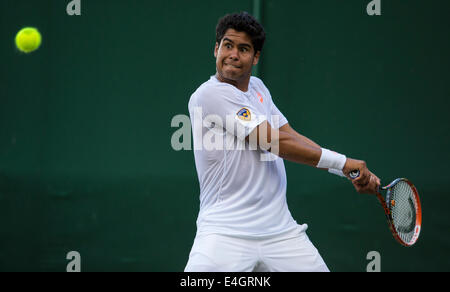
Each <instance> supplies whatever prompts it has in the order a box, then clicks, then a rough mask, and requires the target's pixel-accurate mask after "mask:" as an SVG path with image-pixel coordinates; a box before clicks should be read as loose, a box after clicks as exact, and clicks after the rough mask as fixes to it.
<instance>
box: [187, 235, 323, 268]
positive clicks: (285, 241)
mask: <svg viewBox="0 0 450 292" xmlns="http://www.w3.org/2000/svg"><path fill="white" fill-rule="evenodd" d="M184 271H185V272H329V270H328V267H327V266H326V264H325V262H324V261H323V259H322V257H321V256H320V254H319V252H318V251H317V249H316V248H315V247H314V245H313V244H312V243H311V241H310V240H309V238H308V236H307V235H306V232H305V231H303V230H301V229H300V228H299V229H296V230H294V231H290V232H288V233H285V234H282V235H278V236H276V237H271V238H264V239H246V238H238V237H233V236H227V235H221V234H207V235H197V236H196V238H195V240H194V244H193V246H192V250H191V253H190V255H189V260H188V263H187V265H186V268H185V270H184Z"/></svg>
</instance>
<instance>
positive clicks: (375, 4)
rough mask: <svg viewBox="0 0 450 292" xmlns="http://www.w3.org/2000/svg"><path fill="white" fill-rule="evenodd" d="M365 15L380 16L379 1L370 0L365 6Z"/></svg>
mask: <svg viewBox="0 0 450 292" xmlns="http://www.w3.org/2000/svg"><path fill="white" fill-rule="evenodd" d="M366 11H367V14H368V15H370V16H374V15H381V0H372V1H370V3H369V4H367V8H366Z"/></svg>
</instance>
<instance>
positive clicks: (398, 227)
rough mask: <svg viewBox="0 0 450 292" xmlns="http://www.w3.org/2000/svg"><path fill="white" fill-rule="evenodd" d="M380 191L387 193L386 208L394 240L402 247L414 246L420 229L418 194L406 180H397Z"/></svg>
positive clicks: (420, 215) (420, 212)
mask: <svg viewBox="0 0 450 292" xmlns="http://www.w3.org/2000/svg"><path fill="white" fill-rule="evenodd" d="M382 189H383V190H386V191H387V193H386V207H387V209H388V210H389V216H388V217H389V224H390V227H391V231H392V233H393V235H394V237H395V239H397V241H399V242H400V243H401V244H402V245H404V246H412V245H414V244H415V243H416V242H417V240H418V238H419V235H420V231H421V228H422V207H421V204H420V198H419V192H418V191H417V189H416V187H415V186H414V185H413V183H412V182H411V181H409V180H408V179H406V178H398V179H396V180H394V181H393V182H391V183H390V184H389V185H387V186H385V187H382Z"/></svg>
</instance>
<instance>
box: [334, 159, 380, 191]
mask: <svg viewBox="0 0 450 292" xmlns="http://www.w3.org/2000/svg"><path fill="white" fill-rule="evenodd" d="M354 170H359V177H358V178H356V179H351V178H350V172H352V171H354ZM342 172H343V173H344V174H345V175H346V176H347V177H348V178H349V179H351V180H352V183H353V186H354V187H355V189H356V191H357V192H358V193H360V194H363V193H366V194H375V193H376V191H377V189H378V186H379V185H380V179H379V178H378V177H377V176H376V175H374V174H373V173H372V172H370V170H369V169H368V168H367V164H366V162H365V161H363V160H356V159H351V158H347V161H346V162H345V166H344V169H343V170H342Z"/></svg>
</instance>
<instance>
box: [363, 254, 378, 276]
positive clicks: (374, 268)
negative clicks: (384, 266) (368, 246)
mask: <svg viewBox="0 0 450 292" xmlns="http://www.w3.org/2000/svg"><path fill="white" fill-rule="evenodd" d="M366 259H367V260H369V261H370V262H369V263H368V264H367V267H366V271H367V272H381V256H380V253H379V252H378V251H369V252H368V253H367V256H366Z"/></svg>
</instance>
